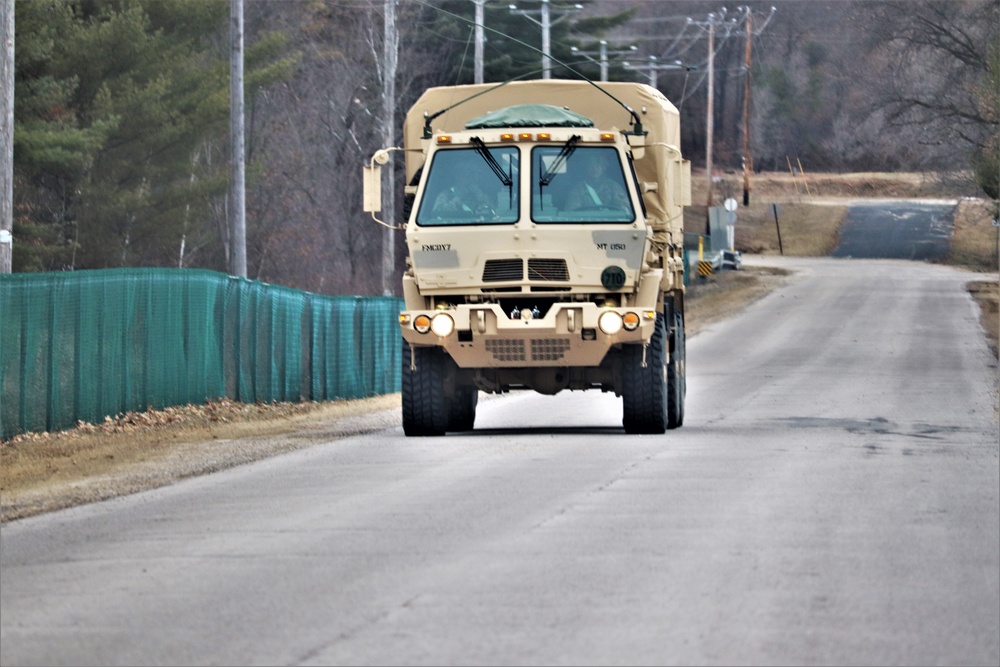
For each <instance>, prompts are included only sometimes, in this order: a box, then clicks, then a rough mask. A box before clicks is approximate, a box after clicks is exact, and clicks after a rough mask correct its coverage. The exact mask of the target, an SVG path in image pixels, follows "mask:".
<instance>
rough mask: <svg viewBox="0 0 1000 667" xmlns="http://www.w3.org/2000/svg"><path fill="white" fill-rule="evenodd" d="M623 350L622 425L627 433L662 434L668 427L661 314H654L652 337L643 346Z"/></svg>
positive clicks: (663, 329)
mask: <svg viewBox="0 0 1000 667" xmlns="http://www.w3.org/2000/svg"><path fill="white" fill-rule="evenodd" d="M642 352H643V350H642V346H641V345H626V346H624V347H622V425H623V426H624V427H625V432H626V433H652V434H658V433H663V432H665V431H666V430H667V428H668V424H669V414H668V410H667V394H668V390H667V354H666V352H667V332H666V323H665V318H664V316H663V314H662V313H657V315H656V326H655V328H654V329H653V337H652V338H650V340H649V345H647V346H646V367H645V368H643V367H642Z"/></svg>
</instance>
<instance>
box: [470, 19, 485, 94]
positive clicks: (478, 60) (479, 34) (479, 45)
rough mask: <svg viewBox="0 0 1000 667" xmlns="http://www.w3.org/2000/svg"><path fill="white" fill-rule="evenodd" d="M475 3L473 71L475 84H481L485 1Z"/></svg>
mask: <svg viewBox="0 0 1000 667" xmlns="http://www.w3.org/2000/svg"><path fill="white" fill-rule="evenodd" d="M473 2H475V3H476V55H475V70H476V83H482V82H483V41H484V39H485V37H484V35H483V21H484V20H485V19H484V17H483V14H484V12H483V5H485V4H486V0H473Z"/></svg>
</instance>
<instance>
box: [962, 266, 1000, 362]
mask: <svg viewBox="0 0 1000 667" xmlns="http://www.w3.org/2000/svg"><path fill="white" fill-rule="evenodd" d="M968 289H969V292H970V293H971V294H972V297H973V298H974V299H975V300H976V303H978V304H979V321H980V322H981V323H982V325H983V329H985V330H986V337H987V342H988V343H989V345H990V349H991V350H993V357H994V358H1000V355H998V345H997V340H998V337H1000V282H997V281H995V280H989V281H986V280H980V281H976V282H972V283H969V285H968Z"/></svg>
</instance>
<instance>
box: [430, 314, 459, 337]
mask: <svg viewBox="0 0 1000 667" xmlns="http://www.w3.org/2000/svg"><path fill="white" fill-rule="evenodd" d="M454 330H455V320H453V319H451V315H445V314H444V313H438V314H437V315H435V316H434V319H433V320H431V331H433V332H434V333H435V334H436V335H437V336H440V337H441V338H446V337H447V336H450V335H451V332H452V331H454Z"/></svg>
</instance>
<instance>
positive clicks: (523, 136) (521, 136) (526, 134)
mask: <svg viewBox="0 0 1000 667" xmlns="http://www.w3.org/2000/svg"><path fill="white" fill-rule="evenodd" d="M517 138H518V141H532V140H534V138H535V135H533V134H532V133H531V132H522V133H521V134H519V135H517Z"/></svg>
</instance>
